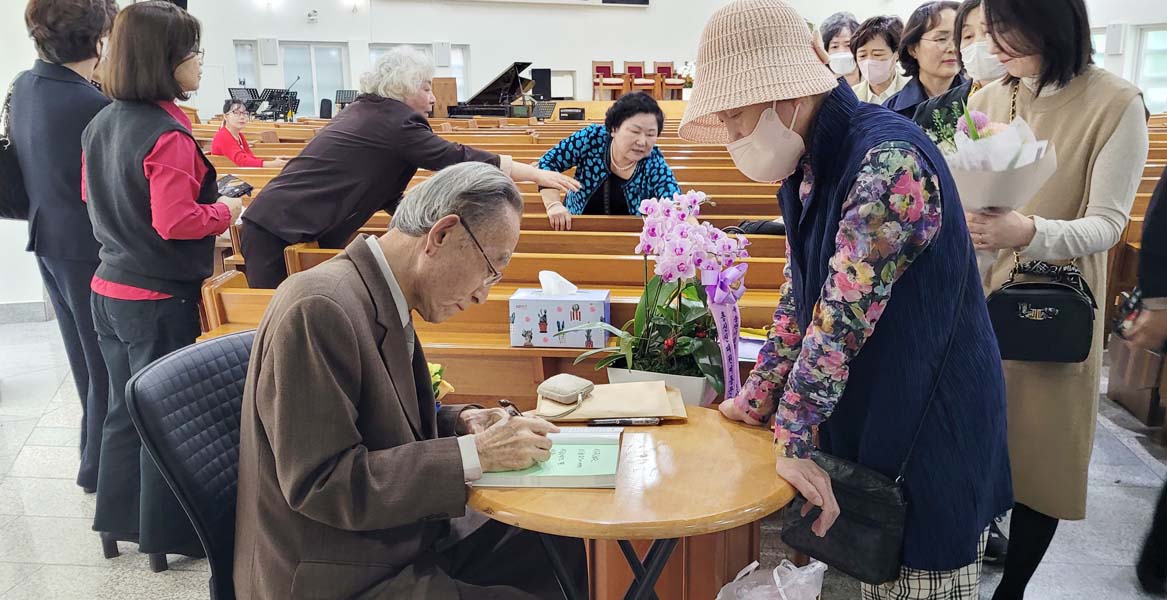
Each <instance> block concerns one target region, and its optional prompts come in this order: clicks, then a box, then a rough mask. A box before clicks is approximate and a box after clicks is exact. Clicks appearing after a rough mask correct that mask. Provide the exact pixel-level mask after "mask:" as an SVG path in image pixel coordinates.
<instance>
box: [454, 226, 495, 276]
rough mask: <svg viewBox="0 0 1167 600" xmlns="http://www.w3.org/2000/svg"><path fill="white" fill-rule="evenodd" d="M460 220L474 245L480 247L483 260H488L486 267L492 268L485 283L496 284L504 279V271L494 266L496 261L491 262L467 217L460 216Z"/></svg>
mask: <svg viewBox="0 0 1167 600" xmlns="http://www.w3.org/2000/svg"><path fill="white" fill-rule="evenodd" d="M458 220H459V221H460V222H461V223H462V227H464V228H466V234H467V235H469V236H470V241H472V242H474V246H475V247H476V248H478V252H479V253H480V254H482V260H485V261H486V268H487V269H490V277H488V278H487V279H486V281H485V282H483V283H484V284H485V285H494V284H496V283H498V282H499V281H502V273H499V272H498V269H496V268H494V263H492V262H490V257H489V256H487V255H486V250H483V249H482V244H479V243H478V238H476V237H474V232H473V231H471V229H470V224H469V223H467V222H466V219H464V218H459V219H458Z"/></svg>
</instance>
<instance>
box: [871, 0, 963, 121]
mask: <svg viewBox="0 0 1167 600" xmlns="http://www.w3.org/2000/svg"><path fill="white" fill-rule="evenodd" d="M959 8H960V3H959V2H950V1H944V2H929V3H928V4H924V5H922V6H920V7H919V8H917V9H916V11H915V12H913V13H912V16H911V17H909V18H908V25H907V27H905V28H904V37H903V40H902V41H901V42H900V49H899V53H900V66H902V67H903V69H904V73H906V74H907V75H908V77H911V78H912V79H911V81H909V82H908V85H906V86H904V89H902V90H900V91H899V92H897V93H896V94H895V95H894V96H892V97H891V98H888V99H887V102H884V103H883V105H884V106H886V107H887V108H889V109H891V110H894V111H895V112H898V113H900V114H901V115H904V116H905V117H908V118H909V119H910V118H912V117H913V116H914V115H915V114H916V108H917V107H919V105H920V104H923V103H924V102H925V101H927V100H928V99H929V98H934V97H936V96H939V95H941V94H943V93H945V92H947V91H948V90H949V89H951V88H954V87H957V86H959V85H961V84H963V83H964V78H963V77H961V75H960V61H959V60H958V57H957V53H956V46H955V45H954V43H953V40H954V39H955V38H956V36H957V33H956V11H957V9H959Z"/></svg>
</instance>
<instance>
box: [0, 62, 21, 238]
mask: <svg viewBox="0 0 1167 600" xmlns="http://www.w3.org/2000/svg"><path fill="white" fill-rule="evenodd" d="M14 87H16V82H15V81H14V82H12V85H11V86H9V88H8V94H7V95H6V96H4V106H3V108H0V122H3V125H4V126H3V129H0V219H16V220H20V221H27V220H28V192H26V191H25V189H24V176H23V175H21V173H20V163H18V162H17V161H16V149H15V148H13V146H12V136H11V135H9V133H8V132H9V129H10V127H9V121H10V120H11V115H10V114H9V111H8V108H9V105H10V104H12V89H13V88H14Z"/></svg>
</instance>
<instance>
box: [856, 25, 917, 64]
mask: <svg viewBox="0 0 1167 600" xmlns="http://www.w3.org/2000/svg"><path fill="white" fill-rule="evenodd" d="M903 35H904V22H903V21H902V20H900V18H899V17H896V16H892V15H884V16H879V17H871V18H870V19H867V20H866V21H864V22H863V24H862V25H860V26H859V29H857V30H856V31H855V33H854V34H852V35H851V56H854V57H856V58H858V55H859V49H860V48H862V47H863V45H864V44H866V43H867V42H870V41H871V40H873V39H875V38H877V37H879V36H883V41H885V42H887V47H888V48H891V51H892V54H895V53H896V52H899V49H900V38H901V37H902V36H903Z"/></svg>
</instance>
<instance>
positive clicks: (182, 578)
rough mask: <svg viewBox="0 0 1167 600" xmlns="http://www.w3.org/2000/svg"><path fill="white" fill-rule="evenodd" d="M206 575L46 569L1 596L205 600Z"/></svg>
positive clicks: (12, 599) (22, 599)
mask: <svg viewBox="0 0 1167 600" xmlns="http://www.w3.org/2000/svg"><path fill="white" fill-rule="evenodd" d="M207 595H208V592H207V575H206V573H192V572H188V571H175V570H171V571H166V572H164V573H151V572H150V571H140V570H123V569H103V568H99V567H80V566H45V567H42V568H41V569H39V570H37V571H36V572H34V573H32V574H31V575H29V576H28V577H25V578H24V580H23V581H22V582H20V583H19V584H17V585H16V587H14V588H12V589H10V590H9V591H8V592H7V593H6V594H4V595H3V599H4V600H45V599H47V598H52V599H53V600H206V598H207Z"/></svg>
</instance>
